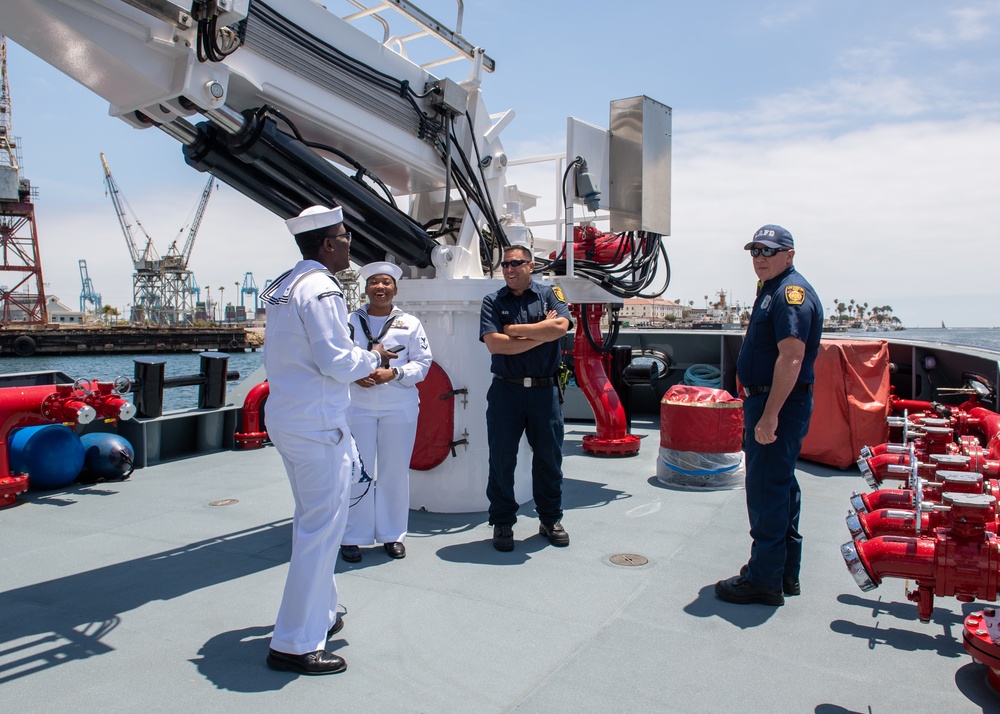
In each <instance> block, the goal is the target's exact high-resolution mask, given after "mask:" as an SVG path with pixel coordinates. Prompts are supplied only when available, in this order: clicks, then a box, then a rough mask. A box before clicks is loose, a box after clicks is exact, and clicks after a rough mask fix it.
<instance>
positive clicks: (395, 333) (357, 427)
mask: <svg viewBox="0 0 1000 714" xmlns="http://www.w3.org/2000/svg"><path fill="white" fill-rule="evenodd" d="M350 324H351V330H352V332H353V335H354V343H355V344H356V345H358V346H359V347H361V348H366V347H368V343H369V335H371V338H373V339H374V342H375V343H381V344H382V346H383V347H385V348H386V349H388V350H391V349H392V348H393V347H397V346H401V347H402V348H403V350H402V351H401V352H399V357H398V358H397V359H395V360H393V366H394V367H396V368H397V369H398V370H399V377H398V378H397V379H395V380H393V381H390V382H386V383H385V384H381V385H377V386H374V387H369V388H364V387H361V386H359V385H357V384H352V385H351V408H350V413H349V416H348V422H349V424H350V427H351V433H352V434H354V439H355V441H356V442H357V444H358V451H359V452H360V453H361V460H362V461H363V462H364V465H365V470H366V471H367V472H368V474H370V475H371V476H372V477H373V478H374V479H375V482H374V484H372V483H357V484H355V485H354V486H353V487H352V489H351V508H350V514H349V516H348V521H347V531H346V533H345V534H344V545H371V544H372V543H397V542H402V541H403V539H404V538H405V537H406V528H407V522H408V520H409V512H410V456H411V455H412V453H413V443H414V440H415V439H416V434H417V414H418V405H419V404H420V397H419V395H418V393H417V387H416V385H417V383H418V382H421V381H423V379H424V377H426V376H427V370H428V369H430V366H431V350H430V347H429V345H428V343H427V335H426V334H425V333H424V327H423V325H422V324H420V320H418V319H417V318H416V317H414V316H413V315H409V314H407V313H405V312H403V311H402V310H400V309H399V308H397V307H395V306H394V307H393V309H392V312H391V313H390V314H389V315H388V316H384V315H383V316H375V315H369V314H368V312H367V310H366V309H365V307H362V308H361V309H359V310H357V311H356V312H353V313H351V317H350ZM366 328H367V333H366Z"/></svg>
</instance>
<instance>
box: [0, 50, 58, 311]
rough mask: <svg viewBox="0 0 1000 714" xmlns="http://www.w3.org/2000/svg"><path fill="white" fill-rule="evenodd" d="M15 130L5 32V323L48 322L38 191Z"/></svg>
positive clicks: (1, 200) (1, 301)
mask: <svg viewBox="0 0 1000 714" xmlns="http://www.w3.org/2000/svg"><path fill="white" fill-rule="evenodd" d="M19 154H20V152H19V151H18V146H17V138H16V137H15V136H14V132H13V122H12V110H11V101H10V82H9V81H8V79H7V38H5V37H3V36H2V35H0V283H2V285H0V325H10V324H12V323H17V324H22V325H23V324H26V325H44V324H45V323H46V322H48V316H47V315H46V310H45V288H44V282H43V281H42V259H41V256H40V254H39V252H38V232H37V230H36V226H35V206H34V204H33V203H32V202H31V199H32V198H35V197H36V195H37V194H36V189H33V188H32V187H31V182H30V181H28V179H26V178H21V177H20V161H19Z"/></svg>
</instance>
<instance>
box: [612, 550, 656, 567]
mask: <svg viewBox="0 0 1000 714" xmlns="http://www.w3.org/2000/svg"><path fill="white" fill-rule="evenodd" d="M611 562H612V563H614V564H615V565H625V566H635V565H645V564H646V563H648V562H649V559H648V558H646V557H645V556H642V555H636V554H635V553H618V554H617V555H612V556H611Z"/></svg>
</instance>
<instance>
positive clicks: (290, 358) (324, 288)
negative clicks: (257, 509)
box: [262, 206, 395, 674]
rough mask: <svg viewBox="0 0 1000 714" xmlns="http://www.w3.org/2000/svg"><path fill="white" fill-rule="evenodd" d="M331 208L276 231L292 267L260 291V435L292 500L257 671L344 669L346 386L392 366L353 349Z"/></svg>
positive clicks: (377, 349)
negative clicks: (263, 386)
mask: <svg viewBox="0 0 1000 714" xmlns="http://www.w3.org/2000/svg"><path fill="white" fill-rule="evenodd" d="M343 220H344V219H343V212H342V209H341V208H340V207H336V208H327V207H325V206H313V207H311V208H307V209H305V210H304V211H302V213H300V214H299V216H298V217H296V218H290V219H289V220H287V221H286V222H285V223H286V225H287V226H288V230H289V231H290V232H291V233H292V235H293V236H295V242H296V244H297V245H298V247H299V251H300V252H301V253H302V258H303V259H302V260H301V261H300V262H299V263H298V264H297V265H296V266H295V267H294V268H292V269H291V270H290V271H288V272H287V273H285V274H283V275H281V276H280V277H278V278H277V279H276V280H275V281H274V283H273V284H272V285H271V286H270V287H269V288H268V289H267V290H266V291H264V295H263V296H262V299H263V300H264V301H265V303H266V304H267V333H266V339H265V341H264V366H265V368H266V369H267V378H268V383H269V387H270V395H269V397H268V400H267V431H268V435H269V436H270V438H271V441H272V442H273V443H274V445H275V447H276V448H277V449H278V453H279V454H280V455H281V459H282V461H283V462H284V465H285V470H286V471H287V472H288V480H289V482H290V483H291V487H292V495H293V497H294V500H295V514H294V522H293V525H292V557H291V560H290V562H289V565H288V578H287V580H286V581H285V590H284V594H283V596H282V599H281V607H280V608H279V610H278V617H277V619H276V621H275V623H274V635H273V637H272V638H271V648H270V651H269V653H268V657H267V663H268V665H269V666H270V667H272V668H274V669H282V670H289V671H293V672H298V673H300V674H335V673H337V672H342V671H344V670H345V669H347V663H346V662H344V660H343V658H342V657H339V656H337V655H335V654H332V653H331V652H328V651H326V643H327V639H328V638H329V637H330V636H332V635H333V634H334V633H335V632H337V631H338V630H339V629H340V627H341V626H342V625H343V621H342V620H341V619H340V617H339V616H338V615H337V583H336V580H335V579H334V568H335V566H336V563H337V553H338V551H339V546H340V540H341V538H342V537H343V535H344V528H345V526H346V525H347V508H348V494H349V492H350V488H351V483H352V482H353V481H357V480H359V479H360V471H361V468H360V461H359V460H358V459H357V458H356V454H357V452H356V449H354V448H353V441H352V439H351V433H350V431H349V430H348V428H347V409H348V406H349V405H350V399H351V398H350V389H349V385H350V383H351V382H353V381H354V380H356V379H360V378H361V377H364V376H366V375H369V374H371V373H372V372H373V371H374V370H375V369H377V368H379V367H381V366H383V365H387V364H389V360H390V359H392V358H393V357H395V355H394V354H392V353H390V352H387V351H386V350H385V349H383V348H382V346H381V345H374V346H373V347H372V349H371V350H363V349H361V348H360V347H356V346H355V345H354V343H353V342H352V341H351V337H350V335H349V333H348V329H347V306H346V304H345V302H344V295H343V291H342V290H341V287H340V284H339V283H338V282H337V279H336V278H335V277H334V273H336V272H337V271H340V270H344V269H346V268H348V267H350V255H349V251H350V246H351V234H350V233H349V232H347V231H346V230H345V228H344V224H343Z"/></svg>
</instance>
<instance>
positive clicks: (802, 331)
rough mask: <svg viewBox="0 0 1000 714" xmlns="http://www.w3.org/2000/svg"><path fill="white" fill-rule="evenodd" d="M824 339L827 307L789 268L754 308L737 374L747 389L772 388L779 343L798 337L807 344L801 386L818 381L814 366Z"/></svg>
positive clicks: (764, 289) (762, 292)
mask: <svg viewBox="0 0 1000 714" xmlns="http://www.w3.org/2000/svg"><path fill="white" fill-rule="evenodd" d="M822 335H823V307H822V306H821V305H820V302H819V296H818V295H816V291H815V290H813V287H812V285H810V284H809V283H808V282H806V280H805V278H803V277H802V275H800V274H799V273H797V272H796V271H795V266H789V267H788V269H787V270H785V271H784V272H783V273H781V274H780V275H776V276H775V277H773V278H771V279H770V280H768V281H767V282H765V283H764V284H763V285H762V286H761V288H760V292H759V293H758V294H757V299H756V300H755V301H754V304H753V313H752V314H751V315H750V324H749V326H748V327H747V334H746V336H745V337H744V338H743V347H742V348H740V356H739V358H738V359H737V360H736V374H737V376H738V377H739V378H740V382H742V383H743V384H744V385H754V386H761V385H770V384H771V382H772V380H773V379H774V364H775V362H777V361H778V343H779V342H781V340H783V339H785V338H786V337H795V338H797V339H799V340H802V341H803V342H805V344H806V352H805V356H804V357H803V359H802V368H801V370H800V371H799V383H805V384H812V383H813V382H815V381H816V374H815V372H814V371H813V364H814V363H815V362H816V354H817V353H818V352H819V341H820V338H821V337H822Z"/></svg>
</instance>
